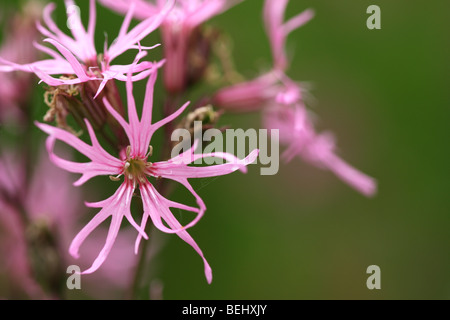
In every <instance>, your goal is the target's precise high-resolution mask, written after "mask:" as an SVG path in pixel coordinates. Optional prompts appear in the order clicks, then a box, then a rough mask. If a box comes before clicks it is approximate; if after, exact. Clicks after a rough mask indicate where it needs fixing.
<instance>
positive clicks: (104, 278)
mask: <svg viewBox="0 0 450 320" xmlns="http://www.w3.org/2000/svg"><path fill="white" fill-rule="evenodd" d="M21 158H23V157H20V156H18V155H17V154H15V153H11V152H4V153H3V154H2V155H1V157H0V231H1V232H0V240H1V241H0V252H1V255H2V257H3V258H2V263H1V264H0V269H1V267H3V269H4V273H6V274H7V275H8V277H9V280H10V281H11V283H12V284H14V286H15V287H16V289H19V290H23V291H24V292H25V293H26V294H27V295H28V296H29V297H32V298H47V297H48V296H47V294H46V293H45V292H44V291H43V290H42V289H41V288H40V285H39V284H38V283H37V282H36V280H35V277H34V275H33V271H32V270H33V268H32V265H31V263H30V248H29V246H30V243H29V242H30V241H32V240H30V239H29V234H30V230H32V227H33V226H37V227H39V226H45V228H47V229H48V230H49V231H50V232H51V233H52V235H53V236H54V238H55V240H56V241H57V242H56V243H55V244H56V245H57V247H56V248H55V249H56V250H57V251H56V252H55V253H57V254H58V257H57V258H58V259H59V260H60V264H61V267H63V268H66V267H67V266H68V265H70V264H75V263H74V261H73V258H72V257H71V256H69V254H68V248H69V245H70V243H71V240H72V238H73V236H74V234H75V232H76V231H75V230H76V228H77V226H79V223H78V219H79V216H80V215H81V214H82V213H83V211H84V209H82V208H81V207H80V203H81V194H80V192H79V190H77V189H74V188H73V186H71V185H70V179H71V177H70V174H69V173H68V172H66V171H63V170H61V169H59V168H57V167H55V165H54V164H53V163H51V162H50V161H49V158H48V155H47V154H46V152H41V154H40V156H39V157H38V161H37V163H36V166H35V167H34V168H33V174H32V177H31V178H30V179H29V180H28V181H29V182H27V179H26V178H25V175H24V173H25V163H23V161H17V159H21ZM20 211H23V212H22V213H21V212H20ZM23 214H25V215H26V220H27V222H25V221H24V220H23V219H22V218H21V216H22V215H23ZM101 235H102V234H95V235H94V236H93V237H91V238H90V239H88V241H87V245H86V250H85V251H84V253H85V257H83V259H82V261H78V263H80V262H81V264H84V263H86V264H87V263H89V262H88V258H92V257H93V256H94V251H93V250H96V249H98V247H99V246H101V245H102V242H103V238H100V236H101ZM27 237H28V239H27ZM133 239H134V234H132V233H130V232H127V230H124V232H122V236H121V238H120V239H118V240H119V241H118V243H117V244H116V246H115V248H114V250H113V251H112V253H111V255H110V258H109V259H108V260H107V261H106V262H105V264H104V266H103V272H102V273H101V274H98V275H97V276H96V278H93V279H86V280H83V284H86V285H87V286H89V287H91V290H89V291H88V292H89V293H90V294H92V293H98V292H102V294H106V293H108V292H110V290H111V288H115V287H119V288H121V287H123V286H125V285H126V284H127V281H129V277H127V275H131V271H132V270H133V268H134V266H135V264H136V259H135V257H134V255H133V254H132V253H129V250H125V248H126V249H128V247H129V246H130V245H132V243H133ZM39 254H41V255H42V257H45V254H46V253H45V252H39ZM94 257H95V256H94ZM47 258H48V257H47ZM60 272H63V273H65V270H60ZM118 274H120V275H121V276H120V277H118V276H117V275H118ZM85 292H86V291H85ZM103 296H105V295H103Z"/></svg>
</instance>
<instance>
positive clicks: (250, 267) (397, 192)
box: [41, 0, 450, 299]
mask: <svg viewBox="0 0 450 320" xmlns="http://www.w3.org/2000/svg"><path fill="white" fill-rule="evenodd" d="M78 2H79V5H80V7H82V12H83V8H86V7H87V6H86V4H87V1H78ZM57 3H58V6H59V9H58V10H59V11H58V15H57V17H58V19H57V21H58V22H60V25H61V23H64V19H65V17H64V11H63V10H62V9H61V7H62V1H58V2H57ZM371 4H376V5H379V6H380V8H381V24H382V29H381V30H368V29H367V27H366V19H367V18H368V17H369V15H368V14H367V13H366V9H367V7H368V6H369V5H371ZM262 7H263V1H260V0H246V1H244V2H243V3H241V4H239V5H237V6H235V7H234V8H232V9H230V10H229V11H228V12H226V13H225V14H223V15H221V16H219V17H216V18H214V19H213V20H211V21H210V23H209V24H211V25H214V26H216V27H218V28H220V29H221V30H223V31H224V32H227V33H228V34H229V35H230V37H231V38H232V39H233V43H234V48H233V55H234V58H235V63H236V66H237V69H238V70H239V71H240V72H241V73H242V74H244V75H245V76H246V77H248V78H252V77H254V76H255V75H257V74H259V73H260V72H262V71H263V70H265V69H267V68H268V67H269V66H270V64H271V55H270V48H269V44H268V41H267V38H266V35H265V32H264V27H263V22H262ZM97 8H98V14H99V18H98V23H97V30H98V33H97V34H100V35H102V30H105V31H107V32H108V34H110V35H111V36H110V38H112V37H113V36H115V35H116V34H117V31H118V29H119V26H120V23H121V21H122V20H121V18H119V16H118V15H117V14H115V13H113V12H111V11H109V10H108V9H105V8H103V7H102V6H100V5H98V6H97ZM306 8H313V9H314V10H315V12H316V17H315V18H314V19H313V20H312V21H311V22H310V23H308V24H307V25H306V26H304V27H302V28H300V29H299V30H296V31H294V32H293V33H292V34H291V36H290V37H289V38H288V49H289V52H290V55H291V57H292V62H291V67H290V69H289V72H288V74H289V75H290V76H291V77H292V78H294V79H296V80H299V81H305V82H307V83H309V85H310V86H311V94H312V95H313V96H314V99H313V103H312V104H311V105H310V107H311V110H313V111H314V112H315V113H316V114H317V116H318V118H319V123H318V129H320V130H331V131H333V132H334V133H335V135H336V137H337V139H338V146H339V154H340V155H341V156H342V157H343V158H344V159H345V160H347V161H348V162H349V163H351V164H352V165H354V166H355V167H356V168H358V169H360V170H362V171H363V172H365V173H367V174H369V175H371V176H373V177H375V178H376V179H377V180H378V183H379V192H378V194H377V195H376V196H375V197H374V198H373V199H367V198H365V197H363V196H361V195H360V194H358V193H357V192H355V191H354V190H353V189H351V188H350V187H348V186H347V185H345V184H344V183H342V182H341V181H340V180H338V179H337V178H336V177H335V176H334V175H333V174H332V173H330V172H327V171H322V170H320V169H316V168H315V167H312V166H309V165H307V164H305V163H303V162H302V161H301V160H300V159H294V160H293V161H292V162H291V163H289V164H287V165H281V167H280V171H279V173H278V174H277V175H275V176H260V175H259V168H258V167H257V166H250V169H249V172H248V174H246V175H243V174H240V173H235V174H233V175H229V176H224V177H220V178H218V179H201V180H199V181H195V182H193V184H194V185H195V186H196V188H197V189H198V190H199V191H198V192H199V194H200V196H202V197H203V200H204V201H205V203H206V205H207V208H208V210H207V211H206V214H205V216H204V218H203V219H202V220H201V221H200V222H199V223H198V224H197V225H196V226H195V227H193V228H192V229H190V234H191V235H192V236H193V238H194V239H195V240H196V241H197V243H198V245H199V246H200V247H201V248H202V250H203V252H204V254H205V256H206V258H207V259H208V261H209V263H210V265H211V267H212V269H213V275H214V279H213V282H212V284H211V285H208V284H207V283H206V281H205V278H204V274H203V265H202V261H201V259H200V258H199V257H198V256H197V254H196V253H195V252H194V251H193V250H192V248H191V247H190V246H188V245H187V244H186V243H184V242H183V241H182V240H180V239H179V238H178V237H176V236H174V235H162V234H159V235H158V237H163V238H164V240H165V245H164V247H163V248H162V250H161V252H160V253H159V254H158V255H157V256H156V258H155V259H156V261H157V263H154V265H153V269H152V271H151V272H152V277H153V278H158V279H160V280H161V281H162V282H163V284H164V294H163V296H164V298H165V299H449V298H450V201H449V196H448V191H449V187H450V185H449V184H450V175H449V168H448V167H447V165H448V162H449V156H450V153H449V139H448V138H449V125H448V121H449V120H450V111H449V102H450V95H449V84H450V83H449V78H448V76H449V71H450V70H449V69H450V63H449V57H450V45H449V33H448V32H449V30H450V20H449V19H448V13H449V12H450V3H449V2H448V1H434V2H429V1H423V0H422V1H407V0H396V1H387V0H384V1H381V0H377V1H366V0H358V1H355V0H340V1H334V0H310V1H299V0H293V1H290V4H289V7H288V14H287V15H288V16H293V15H294V14H296V13H298V12H300V11H302V10H304V9H306ZM84 12H86V11H84ZM84 16H85V17H87V14H85V15H84ZM157 38H158V36H155V39H157ZM97 41H98V42H99V48H101V44H102V43H103V39H97ZM149 42H151V41H150V40H149ZM156 53H157V51H156ZM144 85H145V82H141V83H139V84H137V85H136V91H135V96H137V97H139V96H141V97H142V96H143V92H144V91H143V90H144ZM161 99H162V97H161V98H160V100H159V101H158V99H157V101H156V102H157V103H161ZM138 100H139V99H138ZM221 123H222V124H230V125H232V126H233V127H235V128H244V129H245V128H259V127H260V126H261V119H260V116H259V115H226V116H224V117H223V118H222V120H221ZM41 136H42V137H43V135H41ZM103 181H104V180H103ZM109 187H111V186H110V185H109ZM112 187H113V188H114V186H112ZM111 190H113V189H111ZM107 194H108V193H105V194H102V195H101V198H98V197H97V198H95V199H91V198H92V197H90V198H89V199H88V200H100V199H103V198H104V197H105V196H106V195H107ZM181 196H182V195H181V194H179V195H178V194H176V195H175V197H181ZM102 197H103V198H102ZM181 218H183V217H181ZM130 250H132V249H131V248H130ZM373 264H375V265H378V266H380V268H381V290H368V289H367V287H366V280H367V277H368V276H369V275H368V274H366V269H367V267H368V266H369V265H373ZM98 272H101V270H100V271H98Z"/></svg>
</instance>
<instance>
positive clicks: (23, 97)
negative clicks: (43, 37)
mask: <svg viewBox="0 0 450 320" xmlns="http://www.w3.org/2000/svg"><path fill="white" fill-rule="evenodd" d="M41 9H42V7H41V6H40V5H39V3H37V2H35V1H30V2H28V3H27V4H26V5H25V6H24V8H23V13H20V14H16V15H14V16H13V17H12V18H11V20H9V21H7V22H6V24H7V26H5V31H6V32H5V33H4V38H3V43H2V45H1V47H0V57H4V58H5V59H7V60H10V61H17V62H18V63H29V62H31V61H33V60H36V59H37V58H38V51H37V50H36V49H35V48H34V47H33V42H34V41H35V40H36V39H37V37H38V30H37V29H36V27H35V24H34V22H35V20H36V19H39V17H40V14H41V12H40V11H41ZM0 83H1V85H0V123H2V122H7V121H8V120H13V121H21V120H22V119H23V112H24V111H25V110H24V104H25V103H26V101H27V99H28V98H29V93H30V91H31V84H32V77H31V76H30V75H29V74H24V73H18V72H12V73H0Z"/></svg>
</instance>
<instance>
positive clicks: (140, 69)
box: [0, 0, 174, 95]
mask: <svg viewBox="0 0 450 320" xmlns="http://www.w3.org/2000/svg"><path fill="white" fill-rule="evenodd" d="M164 3H165V5H164V6H161V8H160V9H159V10H157V11H156V12H153V13H152V15H150V16H149V17H148V18H146V19H145V20H144V21H142V22H141V23H139V24H138V25H137V26H135V27H134V28H132V29H131V30H128V29H129V26H130V22H131V18H132V16H133V13H134V10H135V6H134V5H133V4H132V5H130V6H129V9H128V12H127V15H126V17H125V19H124V21H123V23H122V26H121V28H120V31H119V35H118V36H117V38H116V39H115V40H114V41H113V42H112V44H111V45H110V46H109V47H108V45H107V43H106V41H105V46H104V51H103V53H102V54H98V53H97V50H96V48H95V43H94V35H95V26H96V5H95V0H90V13H89V24H88V28H87V30H86V29H85V27H84V26H83V24H82V21H81V17H80V13H79V9H77V8H78V7H77V6H76V5H75V2H74V1H73V0H65V5H66V9H67V12H68V26H69V28H70V31H71V33H72V37H70V36H68V35H66V34H65V33H64V32H62V31H61V30H60V29H59V28H58V26H57V25H56V24H55V22H54V21H53V19H52V18H51V13H52V12H53V10H54V9H55V5H54V4H53V3H50V4H48V5H47V6H46V8H45V10H44V13H43V19H44V22H45V24H46V26H47V28H46V27H44V26H42V25H41V24H40V23H38V25H37V27H38V29H39V31H40V32H41V33H42V34H43V35H44V36H46V37H47V38H46V39H45V40H44V42H47V43H50V44H51V45H53V46H54V47H55V48H56V49H57V51H55V50H53V49H51V48H49V47H46V46H42V45H40V44H37V43H36V44H35V45H36V48H38V49H39V50H41V51H43V52H44V53H47V54H48V55H49V56H51V59H46V60H41V61H37V62H33V63H29V64H19V63H16V62H15V61H10V60H8V59H6V58H5V57H1V58H0V63H2V64H3V65H0V71H3V72H11V71H17V70H20V71H25V72H34V73H36V75H37V76H38V77H39V78H40V79H41V80H42V81H44V82H45V83H47V84H48V85H50V86H60V85H71V84H78V83H83V82H87V81H90V80H100V81H101V84H100V86H99V88H98V91H97V95H98V94H99V93H100V91H101V90H102V89H103V87H104V86H105V85H106V83H107V81H109V80H111V79H117V80H120V81H126V79H127V76H126V74H127V72H128V70H129V68H130V65H114V64H112V61H113V60H114V59H115V58H117V57H118V56H119V55H121V54H122V53H124V52H126V51H128V50H131V49H139V53H138V54H137V55H136V58H135V60H136V61H138V60H140V59H142V58H143V57H144V56H145V55H146V54H147V52H146V51H142V50H149V49H152V48H154V47H141V46H139V45H138V43H139V42H140V41H141V40H142V39H143V38H145V37H146V36H147V35H149V34H150V33H151V32H153V31H154V30H155V29H157V28H158V27H159V26H160V25H161V23H162V22H163V20H164V18H165V17H166V15H167V14H168V12H169V11H170V9H171V8H172V6H173V3H174V0H168V1H167V2H166V1H165V2H164ZM161 65H162V62H159V63H152V62H148V61H145V62H142V63H139V64H137V65H136V67H135V68H134V72H135V73H136V74H135V75H134V76H133V77H132V80H133V81H137V80H141V79H144V78H146V77H147V76H148V75H149V74H150V73H151V72H154V71H155V69H156V68H159V67H161ZM52 75H61V77H59V78H55V77H53V76H52Z"/></svg>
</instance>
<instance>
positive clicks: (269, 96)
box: [213, 0, 314, 112]
mask: <svg viewBox="0 0 450 320" xmlns="http://www.w3.org/2000/svg"><path fill="white" fill-rule="evenodd" d="M288 2H289V0H266V2H265V4H264V24H265V28H266V32H267V35H268V37H269V41H270V47H271V50H272V57H273V66H272V69H271V70H269V71H268V72H266V73H264V74H263V75H261V76H259V77H257V78H256V79H253V80H250V81H245V82H241V83H237V84H233V85H231V86H228V87H225V88H222V89H220V90H219V91H218V92H217V93H216V94H215V95H214V97H213V104H214V105H217V106H219V107H221V108H223V109H225V110H228V111H232V112H252V111H257V110H262V109H264V108H266V107H267V106H268V105H270V104H272V103H273V102H274V101H278V100H279V99H289V100H290V101H293V100H298V99H301V98H302V89H301V87H300V86H299V85H298V84H297V83H295V82H294V81H293V80H291V79H290V78H289V77H288V76H286V74H285V71H286V69H287V67H288V59H287V55H286V48H285V47H286V39H287V37H288V35H289V33H290V32H292V31H294V30H295V29H297V28H299V27H301V26H303V25H305V24H306V23H307V22H308V21H310V20H311V19H312V18H313V17H314V11H313V10H311V9H308V10H305V11H304V12H302V13H300V14H298V15H296V16H295V17H293V18H291V19H290V20H289V21H287V22H284V13H285V10H286V6H287V4H288Z"/></svg>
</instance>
